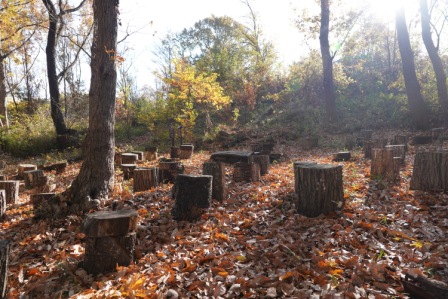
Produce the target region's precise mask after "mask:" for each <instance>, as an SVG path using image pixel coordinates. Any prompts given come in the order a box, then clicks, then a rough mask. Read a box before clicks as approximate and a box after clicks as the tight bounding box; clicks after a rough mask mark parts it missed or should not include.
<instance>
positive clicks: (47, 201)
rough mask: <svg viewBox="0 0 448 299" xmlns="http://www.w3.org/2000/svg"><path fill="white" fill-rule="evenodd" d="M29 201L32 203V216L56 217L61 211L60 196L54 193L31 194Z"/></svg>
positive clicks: (37, 217) (39, 217) (42, 217)
mask: <svg viewBox="0 0 448 299" xmlns="http://www.w3.org/2000/svg"><path fill="white" fill-rule="evenodd" d="M30 201H31V203H32V204H33V209H34V218H36V219H46V218H57V217H58V216H59V215H61V213H62V212H67V211H65V210H64V211H63V210H62V206H61V198H60V197H59V196H57V195H56V194H55V193H36V194H31V196H30Z"/></svg>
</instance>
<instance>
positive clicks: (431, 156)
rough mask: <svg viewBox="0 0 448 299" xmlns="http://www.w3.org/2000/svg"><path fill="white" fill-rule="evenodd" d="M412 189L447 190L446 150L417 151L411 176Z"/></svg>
mask: <svg viewBox="0 0 448 299" xmlns="http://www.w3.org/2000/svg"><path fill="white" fill-rule="evenodd" d="M410 188H411V189H412V190H423V191H447V190H448V151H446V150H445V151H443V150H440V151H430V152H418V153H417V154H415V158H414V170H413V172H412V177H411V185H410Z"/></svg>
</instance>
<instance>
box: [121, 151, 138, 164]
mask: <svg viewBox="0 0 448 299" xmlns="http://www.w3.org/2000/svg"><path fill="white" fill-rule="evenodd" d="M137 160H138V155H137V154H133V153H123V154H121V164H122V165H123V164H136V163H137Z"/></svg>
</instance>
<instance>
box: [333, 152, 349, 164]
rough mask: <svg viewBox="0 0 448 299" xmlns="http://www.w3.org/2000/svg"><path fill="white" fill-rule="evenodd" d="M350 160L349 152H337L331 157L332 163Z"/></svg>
mask: <svg viewBox="0 0 448 299" xmlns="http://www.w3.org/2000/svg"><path fill="white" fill-rule="evenodd" d="M350 158H351V153H350V152H339V153H336V154H334V155H333V161H334V162H341V161H348V160H350Z"/></svg>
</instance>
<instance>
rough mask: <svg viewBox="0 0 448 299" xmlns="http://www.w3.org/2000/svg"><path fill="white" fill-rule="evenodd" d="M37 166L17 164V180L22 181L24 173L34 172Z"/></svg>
mask: <svg viewBox="0 0 448 299" xmlns="http://www.w3.org/2000/svg"><path fill="white" fill-rule="evenodd" d="M36 169H37V166H36V165H34V164H19V167H18V169H17V179H19V180H23V179H24V174H23V173H24V172H25V171H30V170H36Z"/></svg>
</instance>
